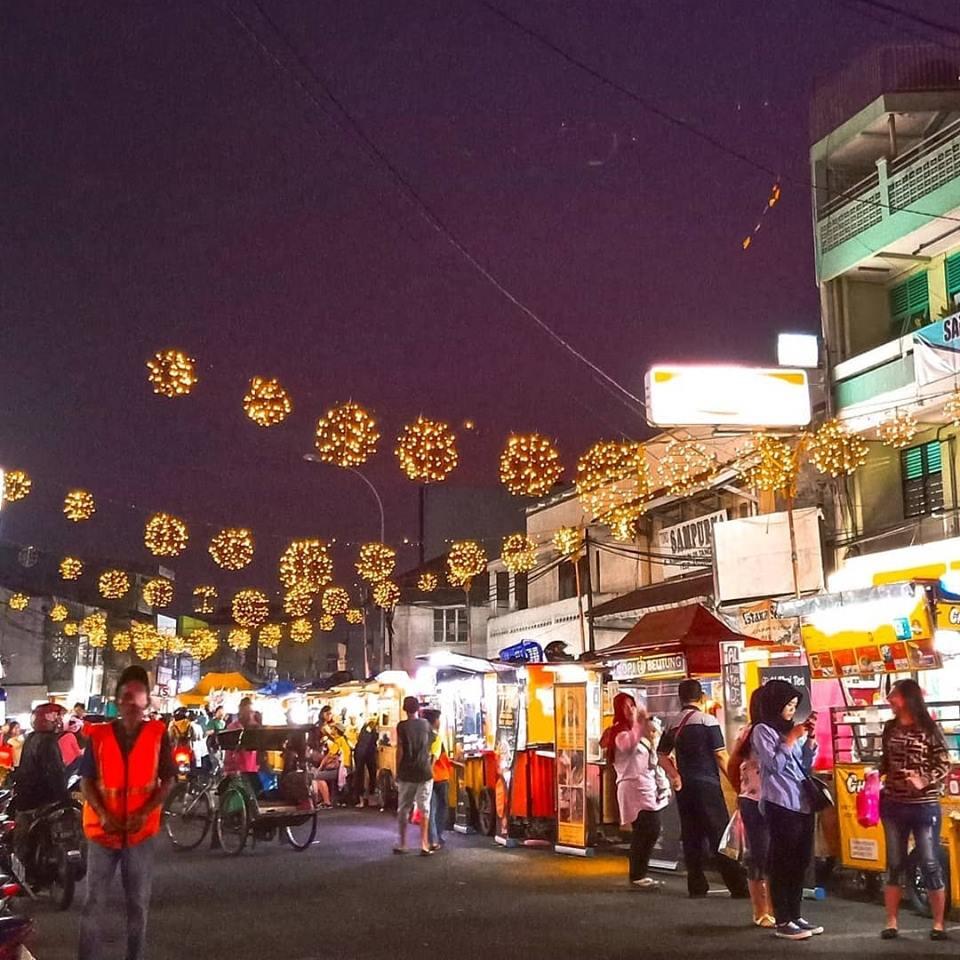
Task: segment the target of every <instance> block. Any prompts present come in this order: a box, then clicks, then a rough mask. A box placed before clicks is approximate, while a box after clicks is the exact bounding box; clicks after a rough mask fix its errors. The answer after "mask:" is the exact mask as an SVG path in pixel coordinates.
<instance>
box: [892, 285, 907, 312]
mask: <svg viewBox="0 0 960 960" xmlns="http://www.w3.org/2000/svg"><path fill="white" fill-rule="evenodd" d="M909 304H910V300H909V295H908V293H907V285H906V284H905V283H898V284H897V285H896V286H895V287H894V288H893V289H892V290H891V291H890V317H891V318H892V319H894V320H895V319H896V318H897V317H902V316H903V315H904V314H905V313H906V312H907V308H908V306H909Z"/></svg>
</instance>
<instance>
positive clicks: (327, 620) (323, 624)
mask: <svg viewBox="0 0 960 960" xmlns="http://www.w3.org/2000/svg"><path fill="white" fill-rule="evenodd" d="M317 624H318V625H319V627H320V629H321V630H322V631H323V632H324V633H329V632H330V631H331V630H333V628H334V627H335V626H336V625H337V618H336V617H331V616H330V614H329V613H325V614H323V616H321V617H320V619H319V620H318V621H317Z"/></svg>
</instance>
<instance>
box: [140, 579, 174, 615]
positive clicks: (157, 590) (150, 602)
mask: <svg viewBox="0 0 960 960" xmlns="http://www.w3.org/2000/svg"><path fill="white" fill-rule="evenodd" d="M143 602H144V603H145V604H146V605H147V606H148V607H154V608H155V609H162V608H163V607H169V606H170V604H171V603H173V584H172V583H171V582H170V581H169V580H167V579H165V578H163V577H155V578H154V579H153V580H148V581H147V582H146V583H145V584H144V585H143Z"/></svg>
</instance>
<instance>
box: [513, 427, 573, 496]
mask: <svg viewBox="0 0 960 960" xmlns="http://www.w3.org/2000/svg"><path fill="white" fill-rule="evenodd" d="M562 475H563V465H562V464H561V463H560V454H559V453H558V452H557V448H556V447H555V446H554V445H553V443H552V442H551V441H550V440H548V439H547V438H546V437H544V436H541V434H539V433H527V434H516V433H515V434H512V435H511V436H510V438H509V439H508V440H507V445H506V447H505V448H504V450H503V453H501V454H500V482H501V483H502V484H503V485H504V486H505V487H506V488H507V489H508V490H509V491H510V492H511V493H512V494H513V495H514V496H518V497H544V496H546V495H547V494H548V493H549V492H550V491H551V490H552V489H553V487H554V485H555V484H557V483H558V482H559V480H560V477H561V476H562Z"/></svg>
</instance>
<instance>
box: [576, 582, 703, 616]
mask: <svg viewBox="0 0 960 960" xmlns="http://www.w3.org/2000/svg"><path fill="white" fill-rule="evenodd" d="M712 595H713V574H712V573H697V574H693V575H692V576H686V577H676V578H675V579H673V580H664V581H663V582H662V583H652V584H650V585H649V586H646V587H640V589H639V590H633V591H631V592H630V593H625V594H624V595H623V596H622V597H614V599H613V600H608V601H607V602H606V603H601V604H598V605H597V606H595V607H594V608H593V610H592V611H591V612H590V616H591V617H593V618H594V619H597V618H598V617H609V616H613V615H615V614H618V613H633V612H636V611H638V610H644V609H646V608H647V607H665V606H667V605H668V604H673V603H683V601H684V600H693V599H695V598H697V597H710V596H712Z"/></svg>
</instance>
